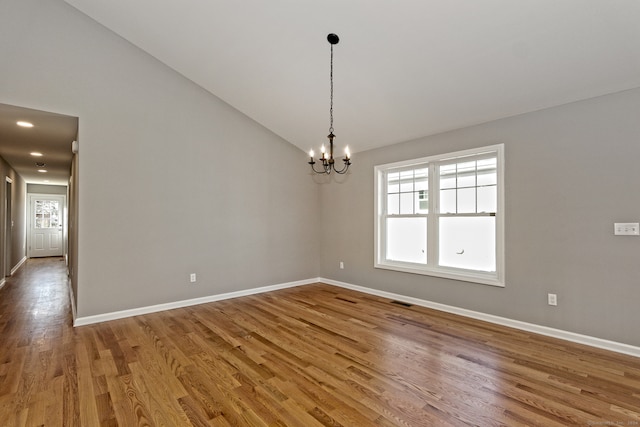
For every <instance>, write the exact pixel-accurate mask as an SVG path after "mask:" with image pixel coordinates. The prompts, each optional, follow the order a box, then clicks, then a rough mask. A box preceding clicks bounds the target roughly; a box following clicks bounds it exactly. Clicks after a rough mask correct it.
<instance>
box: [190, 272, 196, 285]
mask: <svg viewBox="0 0 640 427" xmlns="http://www.w3.org/2000/svg"><path fill="white" fill-rule="evenodd" d="M189 281H190V282H191V283H195V282H196V273H191V274H190V275H189Z"/></svg>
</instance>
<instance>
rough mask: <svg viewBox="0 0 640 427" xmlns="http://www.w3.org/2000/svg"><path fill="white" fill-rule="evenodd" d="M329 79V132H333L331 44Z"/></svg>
mask: <svg viewBox="0 0 640 427" xmlns="http://www.w3.org/2000/svg"><path fill="white" fill-rule="evenodd" d="M329 80H330V82H331V93H330V97H329V99H330V103H329V133H333V45H331V71H330V72H329Z"/></svg>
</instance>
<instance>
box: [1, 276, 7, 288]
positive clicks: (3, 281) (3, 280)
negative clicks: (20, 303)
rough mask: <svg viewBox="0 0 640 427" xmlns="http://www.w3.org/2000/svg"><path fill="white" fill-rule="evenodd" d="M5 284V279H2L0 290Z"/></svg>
mask: <svg viewBox="0 0 640 427" xmlns="http://www.w3.org/2000/svg"><path fill="white" fill-rule="evenodd" d="M5 283H7V279H5V278H4V277H3V278H2V279H0V289H2V287H3V286H4V284H5Z"/></svg>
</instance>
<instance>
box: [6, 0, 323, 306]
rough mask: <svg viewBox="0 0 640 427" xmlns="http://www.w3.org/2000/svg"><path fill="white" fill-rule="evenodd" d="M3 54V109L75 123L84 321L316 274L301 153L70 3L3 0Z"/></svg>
mask: <svg viewBox="0 0 640 427" xmlns="http://www.w3.org/2000/svg"><path fill="white" fill-rule="evenodd" d="M0 58H2V64H3V65H2V77H1V78H0V102H4V103H8V104H12V105H18V106H23V107H28V108H35V109H40V110H45V111H52V112H59V113H63V114H69V115H73V116H77V117H79V140H78V142H79V145H80V151H79V157H80V158H81V161H80V163H79V164H80V165H81V166H80V167H78V169H77V175H78V180H77V181H78V182H77V184H78V187H77V191H78V197H77V198H78V220H79V223H78V237H77V238H78V247H77V263H78V268H77V277H76V278H75V280H77V295H76V298H77V314H78V316H81V317H82V316H89V315H95V314H100V313H106V312H112V311H116V310H124V309H129V308H135V307H141V306H149V305H153V304H160V303H166V302H171V301H179V300H184V299H190V298H196V297H201V296H207V295H212V294H219V293H223V292H230V291H237V290H242V289H248V288H255V287H258V286H265V285H271V284H278V283H284V282H288V281H294V280H300V279H305V278H310V277H317V275H318V273H319V261H318V260H319V250H318V248H317V246H318V245H317V237H318V234H317V231H316V228H314V227H313V226H310V224H317V223H318V222H319V215H318V208H319V204H318V190H317V187H316V186H315V184H314V183H313V181H312V180H311V179H305V178H306V177H307V175H306V171H307V167H308V165H307V164H306V163H305V160H306V156H305V154H304V153H303V152H302V151H300V150H298V149H297V148H295V147H294V146H292V145H291V144H289V143H288V142H286V141H284V140H282V139H281V138H279V137H277V136H276V135H274V134H273V133H271V132H269V131H267V130H266V129H265V128H263V127H261V126H260V125H258V124H257V123H255V122H254V121H252V120H250V119H249V118H247V117H246V116H244V115H242V114H240V113H239V112H237V111H236V110H234V109H233V108H231V107H229V106H228V105H227V104H225V103H224V102H222V101H221V100H219V99H218V98H216V97H214V96H212V95H211V94H209V93H207V92H205V91H204V90H202V89H201V88H200V87H198V86H196V85H195V84H193V83H192V82H190V81H188V80H186V79H184V78H183V77H181V76H180V75H178V74H177V73H175V72H174V71H172V70H170V69H169V68H167V67H165V66H164V65H162V64H161V63H159V62H158V61H157V60H155V59H154V58H152V57H151V56H149V55H147V54H145V53H143V52H142V51H140V50H139V49H137V48H135V47H134V46H132V45H131V44H129V43H128V42H126V41H124V40H123V39H121V38H119V37H117V36H116V35H114V34H113V33H111V32H109V31H107V30H106V29H104V28H103V27H102V26H100V25H98V24H96V23H95V22H94V21H92V20H91V19H89V18H87V17H86V16H84V15H82V14H81V13H79V12H77V11H76V10H75V9H73V8H72V7H70V6H68V5H67V4H65V3H64V2H62V0H52V1H39V0H4V1H3V2H2V3H0ZM301 236H304V238H301ZM74 256H75V255H74ZM192 272H195V273H197V274H198V282H197V283H196V284H191V283H189V280H188V277H189V273H192Z"/></svg>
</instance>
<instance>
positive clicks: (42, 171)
mask: <svg viewBox="0 0 640 427" xmlns="http://www.w3.org/2000/svg"><path fill="white" fill-rule="evenodd" d="M38 172H40V173H46V172H47V170H46V169H38Z"/></svg>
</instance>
